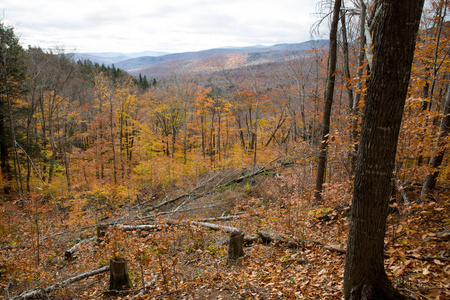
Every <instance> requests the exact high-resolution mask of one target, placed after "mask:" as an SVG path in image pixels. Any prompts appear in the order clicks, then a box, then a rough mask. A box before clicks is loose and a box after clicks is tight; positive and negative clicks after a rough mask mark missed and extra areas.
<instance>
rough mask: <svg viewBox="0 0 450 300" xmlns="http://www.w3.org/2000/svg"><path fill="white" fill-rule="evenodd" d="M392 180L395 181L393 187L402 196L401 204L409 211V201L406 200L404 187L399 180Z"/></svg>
mask: <svg viewBox="0 0 450 300" xmlns="http://www.w3.org/2000/svg"><path fill="white" fill-rule="evenodd" d="M394 180H395V187H396V188H397V190H398V191H399V192H400V195H402V198H403V202H404V203H405V205H406V206H407V207H408V209H409V207H410V205H411V201H409V199H408V195H407V194H406V191H405V187H404V186H403V185H402V183H401V181H400V180H399V179H397V178H395V179H394Z"/></svg>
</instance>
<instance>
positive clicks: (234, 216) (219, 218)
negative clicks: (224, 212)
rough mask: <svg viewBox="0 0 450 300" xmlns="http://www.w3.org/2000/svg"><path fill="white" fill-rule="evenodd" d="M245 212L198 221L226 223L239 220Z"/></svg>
mask: <svg viewBox="0 0 450 300" xmlns="http://www.w3.org/2000/svg"><path fill="white" fill-rule="evenodd" d="M244 214H245V212H241V213H237V214H235V215H230V216H225V217H214V218H205V219H201V220H199V222H210V221H228V220H232V219H237V218H241V217H242V216H243V215H244Z"/></svg>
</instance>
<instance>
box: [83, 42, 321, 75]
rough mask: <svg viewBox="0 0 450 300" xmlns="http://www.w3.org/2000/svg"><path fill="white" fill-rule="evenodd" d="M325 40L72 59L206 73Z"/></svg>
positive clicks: (301, 51)
mask: <svg viewBox="0 0 450 300" xmlns="http://www.w3.org/2000/svg"><path fill="white" fill-rule="evenodd" d="M327 46H328V41H327V40H314V41H307V42H303V43H298V44H279V45H274V46H251V47H243V48H232V47H229V48H217V49H209V50H203V51H197V52H183V53H172V54H164V53H158V52H156V53H155V52H141V53H132V54H121V53H80V54H76V55H75V59H90V60H91V61H92V62H97V63H100V64H102V63H104V64H105V65H111V64H114V65H115V66H116V67H117V68H120V69H122V70H125V71H127V72H128V73H130V74H131V75H133V76H138V75H139V74H142V75H146V76H147V77H148V78H154V77H164V76H169V75H170V74H172V73H174V72H175V71H176V72H180V71H182V72H189V73H208V72H216V71H219V70H222V69H236V68H241V67H245V66H249V65H259V64H264V63H270V62H280V61H284V60H287V59H291V58H293V57H296V56H297V57H298V56H299V55H305V53H307V51H309V50H311V49H312V48H316V49H317V48H321V47H327Z"/></svg>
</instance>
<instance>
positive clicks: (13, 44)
mask: <svg viewBox="0 0 450 300" xmlns="http://www.w3.org/2000/svg"><path fill="white" fill-rule="evenodd" d="M25 72H26V66H25V63H24V50H23V48H22V46H20V44H19V38H18V37H17V36H16V35H15V34H14V29H13V28H12V27H9V26H6V25H4V24H3V23H0V145H1V146H0V166H1V172H2V176H3V177H4V178H5V179H6V180H8V181H10V180H11V179H12V172H11V166H10V162H9V159H10V157H9V153H10V148H15V144H14V143H13V140H14V129H13V128H12V124H13V119H12V103H13V101H14V100H15V99H17V98H18V97H19V96H20V95H21V94H22V93H24V90H23V83H24V81H25ZM14 153H15V151H14ZM9 189H10V188H9V187H6V186H5V188H4V190H5V192H8V191H9Z"/></svg>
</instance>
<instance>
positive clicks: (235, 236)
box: [228, 231, 245, 261]
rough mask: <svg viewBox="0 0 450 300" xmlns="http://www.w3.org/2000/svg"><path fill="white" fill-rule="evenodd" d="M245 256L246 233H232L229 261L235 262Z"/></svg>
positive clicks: (229, 244)
mask: <svg viewBox="0 0 450 300" xmlns="http://www.w3.org/2000/svg"><path fill="white" fill-rule="evenodd" d="M244 254H245V253H244V233H242V232H236V231H233V232H231V234H230V241H229V243H228V261H235V260H237V259H238V258H239V257H242V256H244Z"/></svg>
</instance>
